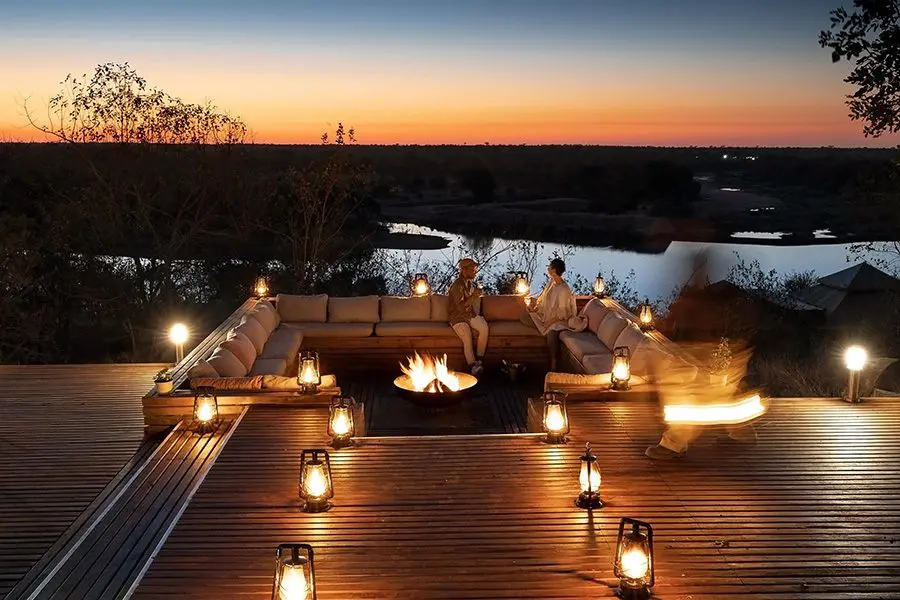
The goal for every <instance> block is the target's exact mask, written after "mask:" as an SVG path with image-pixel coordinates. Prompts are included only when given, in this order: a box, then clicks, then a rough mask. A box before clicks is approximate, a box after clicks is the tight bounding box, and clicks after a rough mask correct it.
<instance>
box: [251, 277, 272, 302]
mask: <svg viewBox="0 0 900 600" xmlns="http://www.w3.org/2000/svg"><path fill="white" fill-rule="evenodd" d="M253 292H254V293H255V294H256V297H257V298H258V299H260V300H262V299H263V298H268V297H269V280H268V279H267V278H266V277H257V278H256V283H255V284H253Z"/></svg>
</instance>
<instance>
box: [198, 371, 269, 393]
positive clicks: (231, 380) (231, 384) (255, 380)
mask: <svg viewBox="0 0 900 600" xmlns="http://www.w3.org/2000/svg"><path fill="white" fill-rule="evenodd" d="M199 387H211V388H213V389H215V390H223V391H225V390H230V391H235V392H249V391H254V390H261V389H262V376H261V375H254V376H245V377H197V378H196V379H192V380H191V388H192V389H197V388H199Z"/></svg>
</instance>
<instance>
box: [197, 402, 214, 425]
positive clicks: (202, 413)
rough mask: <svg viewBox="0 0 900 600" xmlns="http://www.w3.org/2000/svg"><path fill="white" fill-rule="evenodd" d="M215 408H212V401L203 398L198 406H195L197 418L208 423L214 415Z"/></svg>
mask: <svg viewBox="0 0 900 600" xmlns="http://www.w3.org/2000/svg"><path fill="white" fill-rule="evenodd" d="M215 414H216V413H215V410H214V409H213V405H212V402H210V401H209V400H204V401H202V402H201V403H200V406H198V407H197V420H199V421H200V422H202V423H208V422H209V421H210V420H212V418H213V417H214V416H215Z"/></svg>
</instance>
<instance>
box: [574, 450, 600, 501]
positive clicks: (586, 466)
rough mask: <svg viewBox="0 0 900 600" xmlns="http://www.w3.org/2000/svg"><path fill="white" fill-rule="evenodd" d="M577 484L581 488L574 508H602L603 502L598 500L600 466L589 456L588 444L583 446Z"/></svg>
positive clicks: (594, 457)
mask: <svg viewBox="0 0 900 600" xmlns="http://www.w3.org/2000/svg"><path fill="white" fill-rule="evenodd" d="M578 483H579V485H580V486H581V493H580V494H578V498H577V499H576V500H575V505H576V506H578V507H579V508H599V507H600V506H603V501H602V500H600V466H599V465H598V464H597V457H596V456H594V455H593V454H591V445H590V443H588V444H585V445H584V454H582V455H581V471H580V472H579V473H578Z"/></svg>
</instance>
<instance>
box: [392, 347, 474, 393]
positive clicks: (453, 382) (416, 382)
mask: <svg viewBox="0 0 900 600" xmlns="http://www.w3.org/2000/svg"><path fill="white" fill-rule="evenodd" d="M406 360H407V361H408V362H409V366H408V367H406V366H404V365H403V363H400V370H401V371H403V373H404V374H405V375H406V376H408V377H409V381H410V383H411V384H412V388H413V390H414V391H416V392H429V393H437V392H443V391H451V392H456V391H459V389H460V387H461V385H460V382H459V377H458V376H457V375H456V373H455V372H453V371H450V370H449V369H448V368H447V355H446V354H445V355H444V356H443V357H441V358H437V357H434V356H431V355H430V354H421V355H420V354H419V353H418V352H415V353H413V356H411V357H407V358H406Z"/></svg>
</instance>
